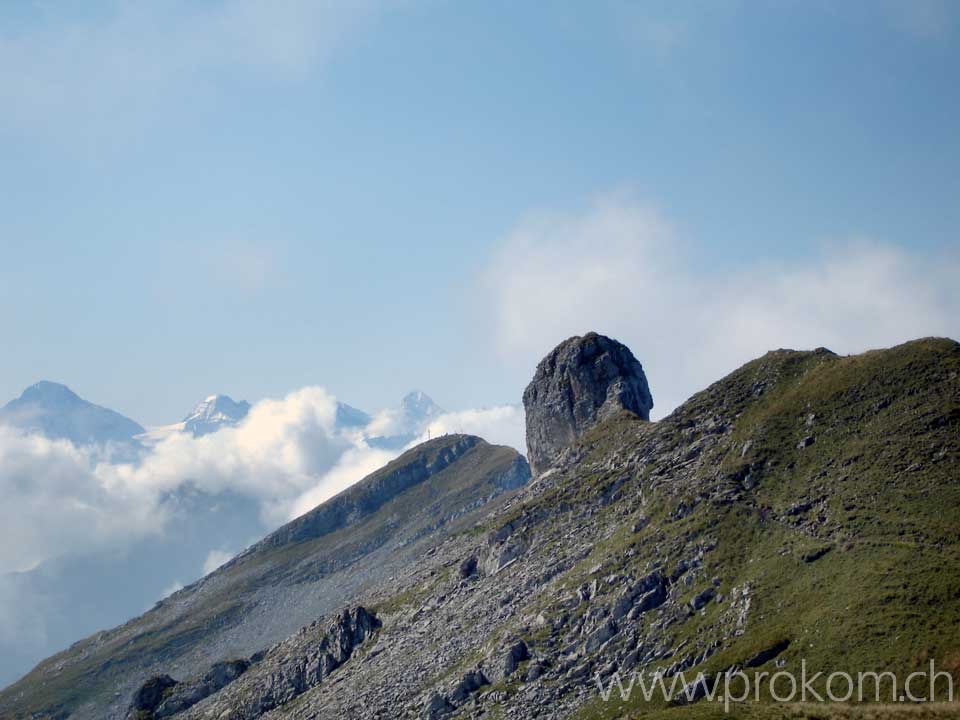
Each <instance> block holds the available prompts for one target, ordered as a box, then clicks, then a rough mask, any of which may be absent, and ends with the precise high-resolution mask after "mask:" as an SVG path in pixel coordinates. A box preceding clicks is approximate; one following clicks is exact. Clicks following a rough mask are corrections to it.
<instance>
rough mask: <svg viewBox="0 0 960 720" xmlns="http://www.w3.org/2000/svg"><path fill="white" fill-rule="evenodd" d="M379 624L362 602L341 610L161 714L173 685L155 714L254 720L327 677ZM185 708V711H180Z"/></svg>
mask: <svg viewBox="0 0 960 720" xmlns="http://www.w3.org/2000/svg"><path fill="white" fill-rule="evenodd" d="M381 625H382V623H381V621H380V620H379V618H377V616H376V615H374V614H373V613H372V612H370V611H369V610H367V609H366V608H365V607H363V606H357V607H355V608H352V609H346V610H343V611H342V612H341V613H339V614H338V615H336V616H335V617H334V618H333V620H332V621H330V622H329V623H328V624H327V625H326V626H324V625H323V624H321V623H319V622H317V623H314V624H313V625H310V626H307V627H306V628H303V629H302V630H301V631H300V632H299V633H297V634H296V635H294V636H292V637H291V638H288V639H287V640H285V641H284V642H282V643H279V644H278V645H275V646H274V647H272V648H271V649H270V650H268V651H266V652H265V653H259V654H258V655H257V656H255V658H254V659H255V660H257V662H256V664H254V665H252V666H251V667H250V669H249V670H248V671H247V672H245V673H244V674H243V677H241V678H239V679H237V681H236V682H232V683H230V684H229V685H225V686H224V687H223V689H222V690H220V692H218V693H217V694H215V695H214V696H213V697H210V698H209V699H208V700H207V701H206V702H204V703H202V704H197V703H196V702H195V703H191V705H189V706H187V707H184V708H181V709H179V710H177V711H176V712H175V713H170V714H169V715H161V712H163V709H164V706H165V705H166V704H167V703H169V702H170V700H171V699H172V698H175V697H176V695H177V689H178V688H174V690H173V692H172V693H170V695H169V696H168V699H165V700H164V703H163V704H161V705H160V707H159V708H158V710H157V712H156V718H158V720H159V718H161V717H170V716H174V717H177V718H198V717H203V718H207V717H215V718H220V717H229V718H230V720H255V719H256V718H259V717H261V716H262V715H264V714H265V713H267V712H269V711H270V710H273V709H274V708H278V707H281V706H282V705H285V704H287V703H288V702H290V701H291V700H293V699H294V698H296V697H299V696H300V695H302V694H303V693H305V692H307V691H308V690H310V689H311V688H314V687H316V686H317V685H319V684H320V683H322V682H323V681H324V680H326V679H327V678H328V677H329V676H330V674H331V673H333V672H334V671H335V670H337V669H338V668H340V667H341V666H343V665H344V664H345V663H347V661H349V660H350V659H351V657H353V655H354V653H355V652H356V651H357V649H358V648H359V647H360V646H361V645H363V644H364V643H365V642H367V641H369V639H370V638H371V636H372V635H374V633H375V632H376V631H377V630H379V629H380V627H381ZM208 675H209V673H208ZM168 692H169V691H168ZM211 694H212V693H211ZM202 699H203V698H201V700H202ZM194 705H196V707H194ZM188 708H189V710H188V712H186V713H183V711H184V710H187V709H188ZM181 713H183V714H181Z"/></svg>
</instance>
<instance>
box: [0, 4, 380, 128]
mask: <svg viewBox="0 0 960 720" xmlns="http://www.w3.org/2000/svg"><path fill="white" fill-rule="evenodd" d="M378 6H379V2H378V0H349V1H348V0H343V1H337V0H333V1H328V0H323V1H321V0H274V1H273V2H269V3H264V2H259V0H215V1H214V2H209V3H190V2H186V0H166V1H163V2H151V3H131V2H122V1H120V0H116V1H115V2H112V3H110V4H108V7H107V9H106V10H104V11H100V12H92V11H91V12H88V13H87V14H82V13H81V14H77V13H73V14H71V13H67V12H63V11H62V9H56V8H55V6H53V5H51V6H50V7H49V8H35V12H34V15H33V17H32V18H31V19H30V20H29V21H27V22H25V23H24V24H23V25H21V26H18V27H17V28H16V30H14V29H12V28H7V29H6V30H5V31H4V30H3V29H0V107H3V108H4V109H5V112H4V116H3V119H2V120H0V122H5V123H7V124H11V125H14V126H17V127H19V128H20V129H26V130H35V129H37V128H38V127H50V126H56V127H58V128H61V127H66V128H68V129H69V130H70V131H72V132H78V131H80V132H89V131H94V132H99V133H102V134H105V135H106V134H109V133H113V132H117V131H119V130H121V129H123V128H127V127H129V126H130V125H131V124H136V122H139V121H147V120H148V119H149V118H151V117H152V116H156V115H157V114H158V113H171V112H175V111H177V108H179V109H180V110H182V109H184V108H189V107H195V106H196V105H197V104H198V103H199V102H201V101H202V100H203V98H205V97H208V96H209V95H210V92H211V90H214V89H215V88H216V87H217V85H218V84H219V83H220V82H221V81H222V80H224V79H225V78H228V77H230V73H236V72H239V73H244V74H247V75H249V74H251V73H253V74H254V75H255V76H259V77H262V78H264V79H268V80H286V79H288V78H298V77H301V76H303V75H305V74H307V73H309V72H311V71H312V70H314V69H315V68H317V67H319V66H320V65H322V64H323V62H324V61H325V60H326V59H327V58H328V57H329V55H330V54H331V52H333V51H334V50H335V49H336V48H337V46H338V45H339V44H340V43H341V42H343V40H344V39H345V37H346V36H348V35H350V34H351V33H352V32H353V31H354V30H355V29H356V28H357V26H358V25H360V24H362V23H364V22H365V21H366V20H368V19H369V18H370V17H371V16H372V15H374V14H375V12H376V10H377V8H378Z"/></svg>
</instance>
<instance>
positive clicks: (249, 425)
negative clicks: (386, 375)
mask: <svg viewBox="0 0 960 720" xmlns="http://www.w3.org/2000/svg"><path fill="white" fill-rule="evenodd" d="M335 419H336V398H334V397H333V396H332V395H330V394H329V393H327V392H326V391H325V390H323V389H322V388H319V387H307V388H303V389H300V390H297V391H295V392H292V393H290V394H289V395H287V396H286V397H285V398H283V399H281V400H264V401H261V402H259V403H257V404H256V405H254V406H253V408H251V410H250V413H249V415H248V416H247V418H246V419H245V420H244V421H243V422H242V423H241V424H240V425H238V426H237V427H232V428H225V429H222V430H220V431H219V432H216V433H213V434H211V435H205V436H203V437H199V438H195V437H193V436H192V435H189V434H185V433H174V434H170V435H168V436H166V437H164V438H163V439H161V440H160V441H159V442H157V443H156V444H155V445H154V446H153V447H152V448H151V449H150V451H149V452H148V453H146V455H145V456H144V457H143V458H142V460H141V461H140V462H137V463H131V462H110V461H107V460H104V459H102V455H101V453H99V452H98V451H96V450H95V449H89V448H77V447H75V446H73V445H72V444H70V443H69V442H67V441H51V440H47V439H46V438H43V437H40V436H38V435H27V434H23V433H21V432H18V431H15V430H14V429H12V428H9V427H4V426H0V497H3V498H4V502H3V503H2V504H0V524H2V525H3V527H4V537H5V542H4V543H3V544H2V546H0V573H4V572H10V571H16V570H26V569H30V568H32V567H35V566H36V565H37V564H39V563H41V562H43V561H44V560H46V559H49V558H52V557H56V556H59V555H62V554H64V553H65V552H68V551H69V552H70V553H96V552H98V551H100V550H102V549H104V548H107V547H116V546H118V545H119V546H124V545H127V544H129V543H131V542H135V541H137V540H140V539H142V538H144V537H147V536H149V535H155V534H159V533H162V532H163V530H164V527H165V524H166V522H167V521H168V520H169V517H170V513H171V512H172V510H173V506H174V505H175V502H172V501H170V502H168V500H170V498H171V494H172V493H175V492H176V491H177V490H178V489H180V488H183V487H184V486H185V485H186V484H189V485H190V486H191V487H194V488H196V489H199V490H201V491H204V492H207V493H209V494H211V495H214V494H217V493H219V492H222V491H225V490H229V491H231V492H234V493H237V494H240V495H243V496H246V497H250V498H253V499H255V500H257V501H258V502H259V503H260V507H261V516H262V520H263V524H264V526H265V528H273V527H276V526H277V525H280V524H281V523H283V522H285V521H287V520H288V519H290V517H292V516H293V515H294V514H300V513H301V512H304V511H305V510H307V509H309V508H310V507H312V505H311V503H313V504H316V503H318V502H321V501H322V500H324V499H326V498H328V497H330V496H331V495H333V494H335V493H337V492H339V491H340V490H342V489H344V488H346V487H348V486H349V485H351V484H353V483H354V482H356V481H357V480H359V479H360V478H361V477H363V476H364V475H366V474H368V473H369V472H372V471H373V470H375V469H376V468H377V467H380V466H381V465H383V464H384V463H386V462H387V461H388V460H390V459H391V458H392V457H393V456H394V455H395V453H389V452H385V451H382V450H376V449H372V448H369V447H367V446H366V444H365V443H364V441H363V439H362V438H361V437H357V436H356V435H345V434H342V433H340V432H339V431H338V429H337V428H336V426H335ZM208 560H210V558H208ZM210 561H211V562H212V560H210Z"/></svg>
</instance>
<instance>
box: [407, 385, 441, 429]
mask: <svg viewBox="0 0 960 720" xmlns="http://www.w3.org/2000/svg"><path fill="white" fill-rule="evenodd" d="M400 409H401V410H402V411H403V413H404V414H405V415H407V416H408V417H410V418H412V419H414V420H417V421H422V420H426V419H427V418H432V417H436V416H437V415H440V414H442V413H443V409H442V408H441V407H440V406H439V405H437V404H436V403H435V402H434V401H433V398H431V397H430V396H429V395H427V394H426V393H425V392H423V390H412V391H410V392H408V393H407V394H406V395H404V396H403V399H402V400H401V401H400Z"/></svg>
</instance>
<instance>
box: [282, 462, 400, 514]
mask: <svg viewBox="0 0 960 720" xmlns="http://www.w3.org/2000/svg"><path fill="white" fill-rule="evenodd" d="M396 456H397V453H395V452H390V451H387V450H378V449H374V448H369V447H366V446H365V445H361V446H359V447H356V448H351V449H350V450H347V451H346V452H345V453H344V454H343V455H342V456H341V458H340V460H339V461H338V462H337V464H336V465H335V466H334V467H333V468H331V469H330V471H329V472H328V473H326V474H325V475H324V476H323V478H322V479H321V480H320V481H319V482H317V483H315V484H314V485H313V486H312V487H310V488H309V489H307V490H306V491H305V492H304V493H302V494H301V495H300V496H299V497H297V498H296V500H294V502H293V503H292V506H291V509H290V510H289V511H288V512H287V518H286V519H288V520H292V519H293V518H295V517H299V516H300V515H303V514H304V513H305V512H308V511H309V510H312V509H313V508H315V507H316V506H317V505H319V504H320V503H322V502H324V501H325V500H328V499H330V498H331V497H333V496H334V495H336V494H337V493H339V492H341V491H343V490H346V489H347V488H348V487H350V486H351V485H353V484H354V483H355V482H357V480H360V479H362V478H364V477H366V476H367V475H369V474H370V473H372V472H374V471H376V470H379V469H380V468H381V467H383V466H384V465H386V464H387V463H388V462H390V461H391V460H392V459H393V458H395V457H396Z"/></svg>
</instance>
